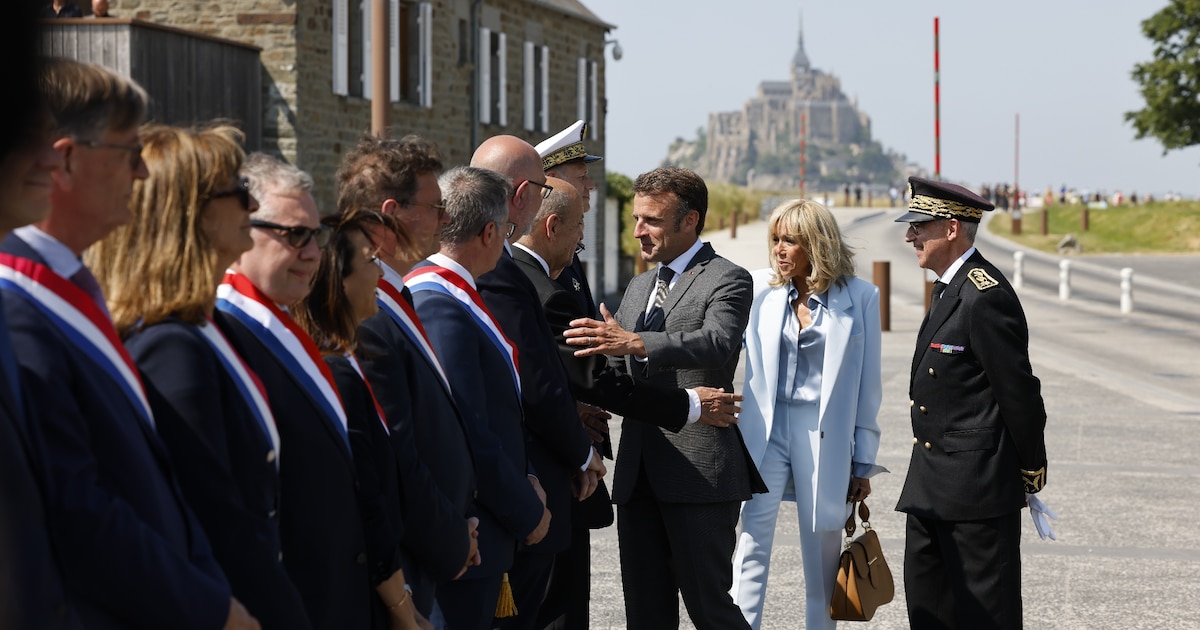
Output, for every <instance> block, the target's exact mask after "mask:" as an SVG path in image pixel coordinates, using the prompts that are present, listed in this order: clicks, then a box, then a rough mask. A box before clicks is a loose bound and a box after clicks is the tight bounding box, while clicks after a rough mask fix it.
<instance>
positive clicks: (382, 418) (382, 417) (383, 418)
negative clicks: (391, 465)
mask: <svg viewBox="0 0 1200 630" xmlns="http://www.w3.org/2000/svg"><path fill="white" fill-rule="evenodd" d="M345 357H346V360H347V361H349V362H350V367H352V368H354V371H355V372H358V377H359V378H361V379H362V382H363V385H366V386H367V393H368V394H370V395H371V403H372V404H374V405H375V416H376V417H377V418H379V424H382V425H383V431H384V433H387V434H389V435H390V434H391V433H392V429H391V427H389V426H388V423H387V414H385V413H383V407H382V406H380V404H379V399H378V398H376V397H375V390H374V389H373V388H372V387H371V381H369V380H367V375H366V374H363V371H362V366H361V365H359V364H358V359H356V358H354V355H353V354H352V353H350V352H347V353H346V354H345Z"/></svg>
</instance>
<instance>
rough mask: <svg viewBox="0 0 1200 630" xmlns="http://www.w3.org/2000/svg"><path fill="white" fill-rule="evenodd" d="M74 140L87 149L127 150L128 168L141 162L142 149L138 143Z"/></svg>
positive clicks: (134, 167)
mask: <svg viewBox="0 0 1200 630" xmlns="http://www.w3.org/2000/svg"><path fill="white" fill-rule="evenodd" d="M75 142H77V143H79V144H81V145H83V146H85V147H88V148H89V149H116V150H118V151H128V152H129V168H132V169H136V168H137V167H138V165H140V164H141V163H142V149H143V148H144V147H143V146H142V145H140V144H113V143H111V142H97V141H95V140H76V141H75Z"/></svg>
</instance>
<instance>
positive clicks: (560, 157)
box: [534, 120, 604, 171]
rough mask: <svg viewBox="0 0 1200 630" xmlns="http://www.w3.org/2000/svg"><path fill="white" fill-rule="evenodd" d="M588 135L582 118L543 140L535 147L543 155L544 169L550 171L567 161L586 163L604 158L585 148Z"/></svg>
mask: <svg viewBox="0 0 1200 630" xmlns="http://www.w3.org/2000/svg"><path fill="white" fill-rule="evenodd" d="M586 135H587V123H585V122H583V121H582V120H577V121H575V124H573V125H571V126H570V127H567V128H566V129H563V130H562V131H560V132H558V133H556V134H554V135H553V136H551V137H550V138H547V139H546V140H543V141H541V142H540V143H538V145H537V146H536V147H534V148H536V149H537V152H538V155H540V156H542V170H543V171H548V170H550V169H552V168H554V167H556V166H561V165H563V164H566V163H567V162H579V161H582V162H583V163H585V164H589V163H591V162H595V161H597V160H602V159H604V158H602V157H600V156H598V155H588V152H587V149H584V148H583V138H584V136H586Z"/></svg>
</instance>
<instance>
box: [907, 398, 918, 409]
mask: <svg viewBox="0 0 1200 630" xmlns="http://www.w3.org/2000/svg"><path fill="white" fill-rule="evenodd" d="M915 404H917V401H915V400H910V401H908V407H909V409H911V408H912V406H913V405H915Z"/></svg>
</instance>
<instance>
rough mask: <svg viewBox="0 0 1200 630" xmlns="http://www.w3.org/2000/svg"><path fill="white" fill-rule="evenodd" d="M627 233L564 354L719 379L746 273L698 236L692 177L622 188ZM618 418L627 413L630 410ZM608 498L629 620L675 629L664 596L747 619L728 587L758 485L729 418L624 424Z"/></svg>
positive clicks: (746, 300) (635, 371) (719, 618)
mask: <svg viewBox="0 0 1200 630" xmlns="http://www.w3.org/2000/svg"><path fill="white" fill-rule="evenodd" d="M633 190H634V199H633V218H634V220H635V221H636V227H635V228H634V232H633V235H634V237H636V238H637V239H638V240H639V241H641V244H642V252H641V255H642V259H643V260H645V261H646V262H648V263H659V265H658V267H657V268H656V269H654V270H651V271H647V272H646V273H643V274H641V275H639V276H638V277H636V278H634V279H633V281H632V282H630V283H629V287H628V288H627V289H626V290H625V296H624V298H623V299H622V300H621V307H620V308H619V309H618V310H617V314H616V316H615V317H613V316H612V315H611V314H609V312H608V309H607V308H605V306H604V305H603V304H602V305H601V306H600V312H601V314H602V316H603V317H604V321H598V320H594V319H581V320H576V321H575V322H572V325H573V326H575V327H574V328H572V329H570V330H568V331H567V332H566V333H565V334H566V336H567V337H568V338H569V339H570V343H571V344H572V345H577V346H580V347H581V349H580V350H579V351H577V353H576V354H577V356H591V355H596V354H605V355H608V356H610V357H613V358H612V359H610V362H612V363H613V364H615V365H616V366H618V367H619V368H620V369H623V370H626V371H628V372H629V373H630V374H632V375H633V376H634V378H637V379H646V380H649V381H651V382H653V383H658V384H662V385H668V386H672V387H683V388H690V387H697V386H709V387H718V388H724V389H725V390H727V391H732V389H733V377H734V370H735V369H736V368H737V362H738V355H739V351H740V349H741V340H742V332H743V331H744V330H745V328H746V323H747V321H748V319H749V315H750V302H751V291H752V282H751V279H750V274H749V273H747V272H746V270H745V269H742V268H741V267H739V266H737V265H735V264H733V263H731V262H729V261H728V260H725V259H724V258H721V257H720V256H718V255H717V254H716V252H715V251H713V248H712V246H711V245H709V244H707V243H703V242H702V241H700V232H701V230H703V229H704V217H705V214H706V213H707V210H708V188H707V187H706V186H705V184H704V180H703V179H701V178H700V177H699V176H698V175H696V174H695V173H693V172H691V171H689V170H686V169H681V168H673V167H667V168H659V169H655V170H653V171H650V172H649V173H643V174H642V175H640V176H638V178H637V181H635V182H634V185H633ZM628 418H629V419H635V420H637V419H641V418H638V413H636V412H635V413H632V414H630V415H629V416H628ZM622 430H623V435H622V439H621V445H620V448H619V450H618V452H617V463H618V466H617V472H616V478H615V480H614V486H613V500H614V502H615V503H616V504H617V536H618V538H619V540H620V548H621V581H622V586H623V589H624V592H625V610H626V613H625V614H626V622H627V627H628V628H629V629H630V630H641V629H643V628H644V629H653V630H662V629H663V628H677V627H678V626H679V612H678V611H679V600H678V594H679V593H681V594H682V595H683V601H684V604H685V605H686V606H687V609H688V614H689V616H690V617H691V619H692V622H693V623H694V624H695V625H696V627H697V628H699V629H701V630H704V629H709V628H711V629H713V630H717V629H720V630H729V629H731V628H749V626H748V625H747V624H746V620H745V619H744V618H743V617H742V614H741V612H740V610H739V609H738V607H737V605H736V604H734V603H733V599H732V598H731V597H730V596H729V589H730V587H731V586H732V584H731V581H732V575H733V573H732V570H731V568H730V566H731V561H732V558H733V551H734V546H735V543H736V539H735V528H736V527H737V519H738V510H739V508H740V507H741V502H742V501H745V500H747V499H749V498H750V497H751V493H753V492H765V491H766V487H765V486H764V485H763V483H762V478H761V477H760V476H759V475H758V471H757V470H756V469H755V467H754V464H753V463H752V462H751V460H750V455H749V453H747V451H746V447H745V444H744V443H743V441H742V435H741V433H740V432H739V431H738V429H737V427H736V426H727V427H713V426H709V425H707V424H700V423H694V424H689V425H687V426H685V427H683V428H682V429H680V430H679V432H678V433H672V432H670V431H667V430H664V429H662V428H660V427H658V426H654V424H653V422H626V423H623V424H622Z"/></svg>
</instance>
